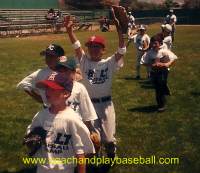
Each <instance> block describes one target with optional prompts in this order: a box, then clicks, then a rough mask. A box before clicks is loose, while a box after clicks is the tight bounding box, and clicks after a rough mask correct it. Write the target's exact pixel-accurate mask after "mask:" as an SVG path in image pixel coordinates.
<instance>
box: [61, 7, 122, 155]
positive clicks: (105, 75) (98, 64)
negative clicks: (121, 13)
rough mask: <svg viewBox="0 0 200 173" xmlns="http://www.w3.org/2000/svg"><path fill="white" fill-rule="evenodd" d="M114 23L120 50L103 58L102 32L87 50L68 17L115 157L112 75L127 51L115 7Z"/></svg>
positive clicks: (109, 152) (67, 24)
mask: <svg viewBox="0 0 200 173" xmlns="http://www.w3.org/2000/svg"><path fill="white" fill-rule="evenodd" d="M112 14H113V18H114V23H115V26H116V28H117V33H118V39H119V44H118V50H117V51H116V52H115V53H114V54H113V55H112V56H110V57H108V58H105V59H103V55H104V52H105V47H106V45H105V39H104V38H103V37H102V36H96V35H94V36H92V37H90V38H89V39H88V41H87V42H86V43H85V45H86V47H87V49H88V54H85V52H84V50H83V49H82V48H81V44H80V41H79V40H78V39H77V38H76V36H75V33H74V32H73V25H74V24H73V21H71V20H70V16H69V17H66V18H65V23H64V25H65V27H66V30H67V33H68V36H69V38H70V41H71V43H72V44H73V45H72V46H73V48H74V50H75V53H76V57H77V58H78V61H79V63H80V69H81V71H82V75H83V80H82V81H81V82H82V83H83V84H84V86H85V87H86V89H87V91H88V93H89V96H90V98H91V100H92V102H93V105H94V108H95V110H96V113H97V116H98V118H99V120H98V123H97V124H95V125H96V127H97V128H98V129H99V130H100V135H101V140H102V143H103V145H104V146H105V151H106V153H107V157H112V158H113V157H115V152H116V139H115V137H114V135H115V110H114V106H113V102H112V99H111V87H112V77H113V75H114V72H115V71H117V70H118V69H119V68H120V67H122V66H123V56H124V54H125V53H126V47H125V42H124V39H123V34H122V30H121V27H120V25H119V21H118V20H117V18H116V17H115V14H114V10H113V9H112Z"/></svg>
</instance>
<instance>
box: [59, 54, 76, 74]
mask: <svg viewBox="0 0 200 173" xmlns="http://www.w3.org/2000/svg"><path fill="white" fill-rule="evenodd" d="M76 67H77V65H76V61H75V59H74V57H68V58H66V59H64V58H62V57H61V58H60V59H59V61H58V62H57V65H56V70H58V71H59V69H61V68H67V69H69V70H72V71H76Z"/></svg>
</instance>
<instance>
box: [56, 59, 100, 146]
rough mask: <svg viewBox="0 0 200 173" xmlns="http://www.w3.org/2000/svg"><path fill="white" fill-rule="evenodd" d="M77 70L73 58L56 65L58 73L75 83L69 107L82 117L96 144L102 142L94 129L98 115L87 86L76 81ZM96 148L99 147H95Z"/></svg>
mask: <svg viewBox="0 0 200 173" xmlns="http://www.w3.org/2000/svg"><path fill="white" fill-rule="evenodd" d="M76 68H77V66H76V61H75V59H74V58H72V57H71V58H67V60H59V61H58V63H57V65H56V71H58V72H59V73H62V74H63V75H65V76H68V78H69V79H70V80H72V81H73V89H72V92H71V96H70V97H69V98H68V99H67V105H68V106H71V108H72V109H73V110H74V111H75V112H76V113H77V114H78V115H79V116H80V117H81V119H82V121H83V122H84V123H85V124H86V126H87V127H88V129H89V131H90V133H91V139H92V141H94V143H95V144H96V143H97V140H98V141H99V140H100V139H97V138H99V135H98V134H96V130H95V128H94V121H95V120H97V114H96V112H95V109H94V106H93V104H92V102H91V99H90V97H89V95H88V92H87V90H86V88H85V86H84V85H83V84H81V83H80V82H77V81H75V74H76ZM94 138H95V139H94ZM95 147H97V146H96V145H95Z"/></svg>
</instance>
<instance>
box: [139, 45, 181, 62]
mask: <svg viewBox="0 0 200 173" xmlns="http://www.w3.org/2000/svg"><path fill="white" fill-rule="evenodd" d="M156 58H159V59H160V60H161V62H164V61H169V60H175V59H177V56H176V55H175V54H174V53H173V52H171V51H170V50H169V49H165V48H164V49H163V48H161V49H159V50H158V51H155V50H153V49H150V50H148V51H147V52H146V53H145V54H144V55H143V56H142V59H141V62H140V63H141V64H153V63H154V62H155V59H156Z"/></svg>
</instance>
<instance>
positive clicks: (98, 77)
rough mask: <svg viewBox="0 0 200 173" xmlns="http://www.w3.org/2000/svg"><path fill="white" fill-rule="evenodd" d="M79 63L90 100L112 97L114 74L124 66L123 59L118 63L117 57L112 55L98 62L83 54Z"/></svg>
mask: <svg viewBox="0 0 200 173" xmlns="http://www.w3.org/2000/svg"><path fill="white" fill-rule="evenodd" d="M79 63H80V69H81V72H82V75H83V80H82V81H81V82H82V83H83V85H84V86H85V87H86V89H87V91H88V94H89V96H90V98H100V97H105V96H110V95H111V87H112V77H113V74H114V72H115V71H116V70H118V69H119V68H120V67H122V66H123V59H120V60H119V61H118V62H117V61H116V59H115V55H112V56H111V57H108V58H106V59H101V60H100V61H98V62H96V61H92V60H90V58H89V57H88V56H87V55H85V54H83V57H82V58H81V60H80V62H79Z"/></svg>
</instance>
